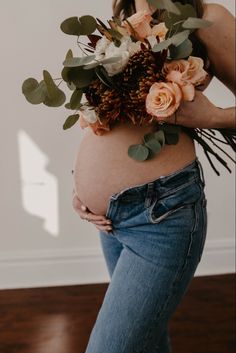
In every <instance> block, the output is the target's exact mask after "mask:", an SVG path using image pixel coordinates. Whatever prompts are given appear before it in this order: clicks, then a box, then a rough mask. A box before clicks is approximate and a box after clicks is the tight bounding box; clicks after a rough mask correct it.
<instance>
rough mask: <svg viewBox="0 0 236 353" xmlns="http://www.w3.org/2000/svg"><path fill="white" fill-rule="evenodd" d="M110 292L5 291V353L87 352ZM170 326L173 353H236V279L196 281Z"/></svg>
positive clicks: (0, 342)
mask: <svg viewBox="0 0 236 353" xmlns="http://www.w3.org/2000/svg"><path fill="white" fill-rule="evenodd" d="M106 289H107V284H100V285H83V286H68V287H54V288H39V289H38V288H37V289H21V290H4V291H0V352H1V353H84V352H85V348H86V344H87V341H88V337H89V334H90V332H91V329H92V327H93V324H94V322H95V319H96V316H97V312H98V310H99V308H100V305H101V303H102V300H103V297H104V294H105V291H106ZM170 327H171V336H172V344H173V353H232V352H234V351H235V349H234V348H235V282H234V275H221V276H210V277H196V278H194V279H193V281H192V284H191V286H190V289H189V290H188V293H187V295H186V297H185V299H184V300H183V301H182V303H181V305H180V306H179V308H178V310H177V312H176V314H175V316H174V318H173V320H172V322H171V326H170ZM103 353H110V352H103Z"/></svg>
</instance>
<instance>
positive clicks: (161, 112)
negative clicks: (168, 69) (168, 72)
mask: <svg viewBox="0 0 236 353" xmlns="http://www.w3.org/2000/svg"><path fill="white" fill-rule="evenodd" d="M181 99H182V92H181V89H180V87H179V86H178V85H177V84H176V83H172V82H156V83H154V84H153V85H152V86H151V88H150V90H149V93H148V95H147V97H146V110H147V112H148V113H149V114H151V115H153V116H155V117H156V118H157V120H159V121H160V120H162V118H166V117H169V116H171V115H172V114H173V113H174V112H175V111H176V110H177V109H178V107H179V105H180V102H181Z"/></svg>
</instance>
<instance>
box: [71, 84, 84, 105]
mask: <svg viewBox="0 0 236 353" xmlns="http://www.w3.org/2000/svg"><path fill="white" fill-rule="evenodd" d="M82 95H83V91H82V90H80V89H76V90H75V91H74V92H73V94H72V96H71V99H70V107H71V109H78V108H79V107H80V105H81V103H80V102H81V98H82Z"/></svg>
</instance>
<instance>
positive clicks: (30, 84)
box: [22, 77, 39, 95]
mask: <svg viewBox="0 0 236 353" xmlns="http://www.w3.org/2000/svg"><path fill="white" fill-rule="evenodd" d="M38 85H39V83H38V81H37V80H35V78H32V77H30V78H28V79H27V80H25V81H24V82H23V84H22V93H23V94H24V95H27V94H29V93H31V92H32V91H34V90H35V89H36V88H37V87H38Z"/></svg>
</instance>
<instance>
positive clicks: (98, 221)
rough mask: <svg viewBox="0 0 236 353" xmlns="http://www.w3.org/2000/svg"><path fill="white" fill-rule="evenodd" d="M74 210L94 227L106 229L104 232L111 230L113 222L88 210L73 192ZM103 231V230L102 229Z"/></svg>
mask: <svg viewBox="0 0 236 353" xmlns="http://www.w3.org/2000/svg"><path fill="white" fill-rule="evenodd" d="M72 204H73V208H74V210H75V211H76V212H77V213H78V214H79V216H80V217H81V219H85V220H87V221H89V222H91V223H93V224H94V225H97V226H103V227H105V228H104V230H105V229H106V230H109V227H110V225H111V221H110V220H108V219H107V218H106V216H104V215H96V214H94V213H92V212H90V211H89V210H88V208H87V207H86V206H85V205H83V204H82V202H81V201H80V199H79V198H78V196H77V195H76V194H75V192H74V190H73V201H72ZM101 230H102V229H101Z"/></svg>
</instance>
